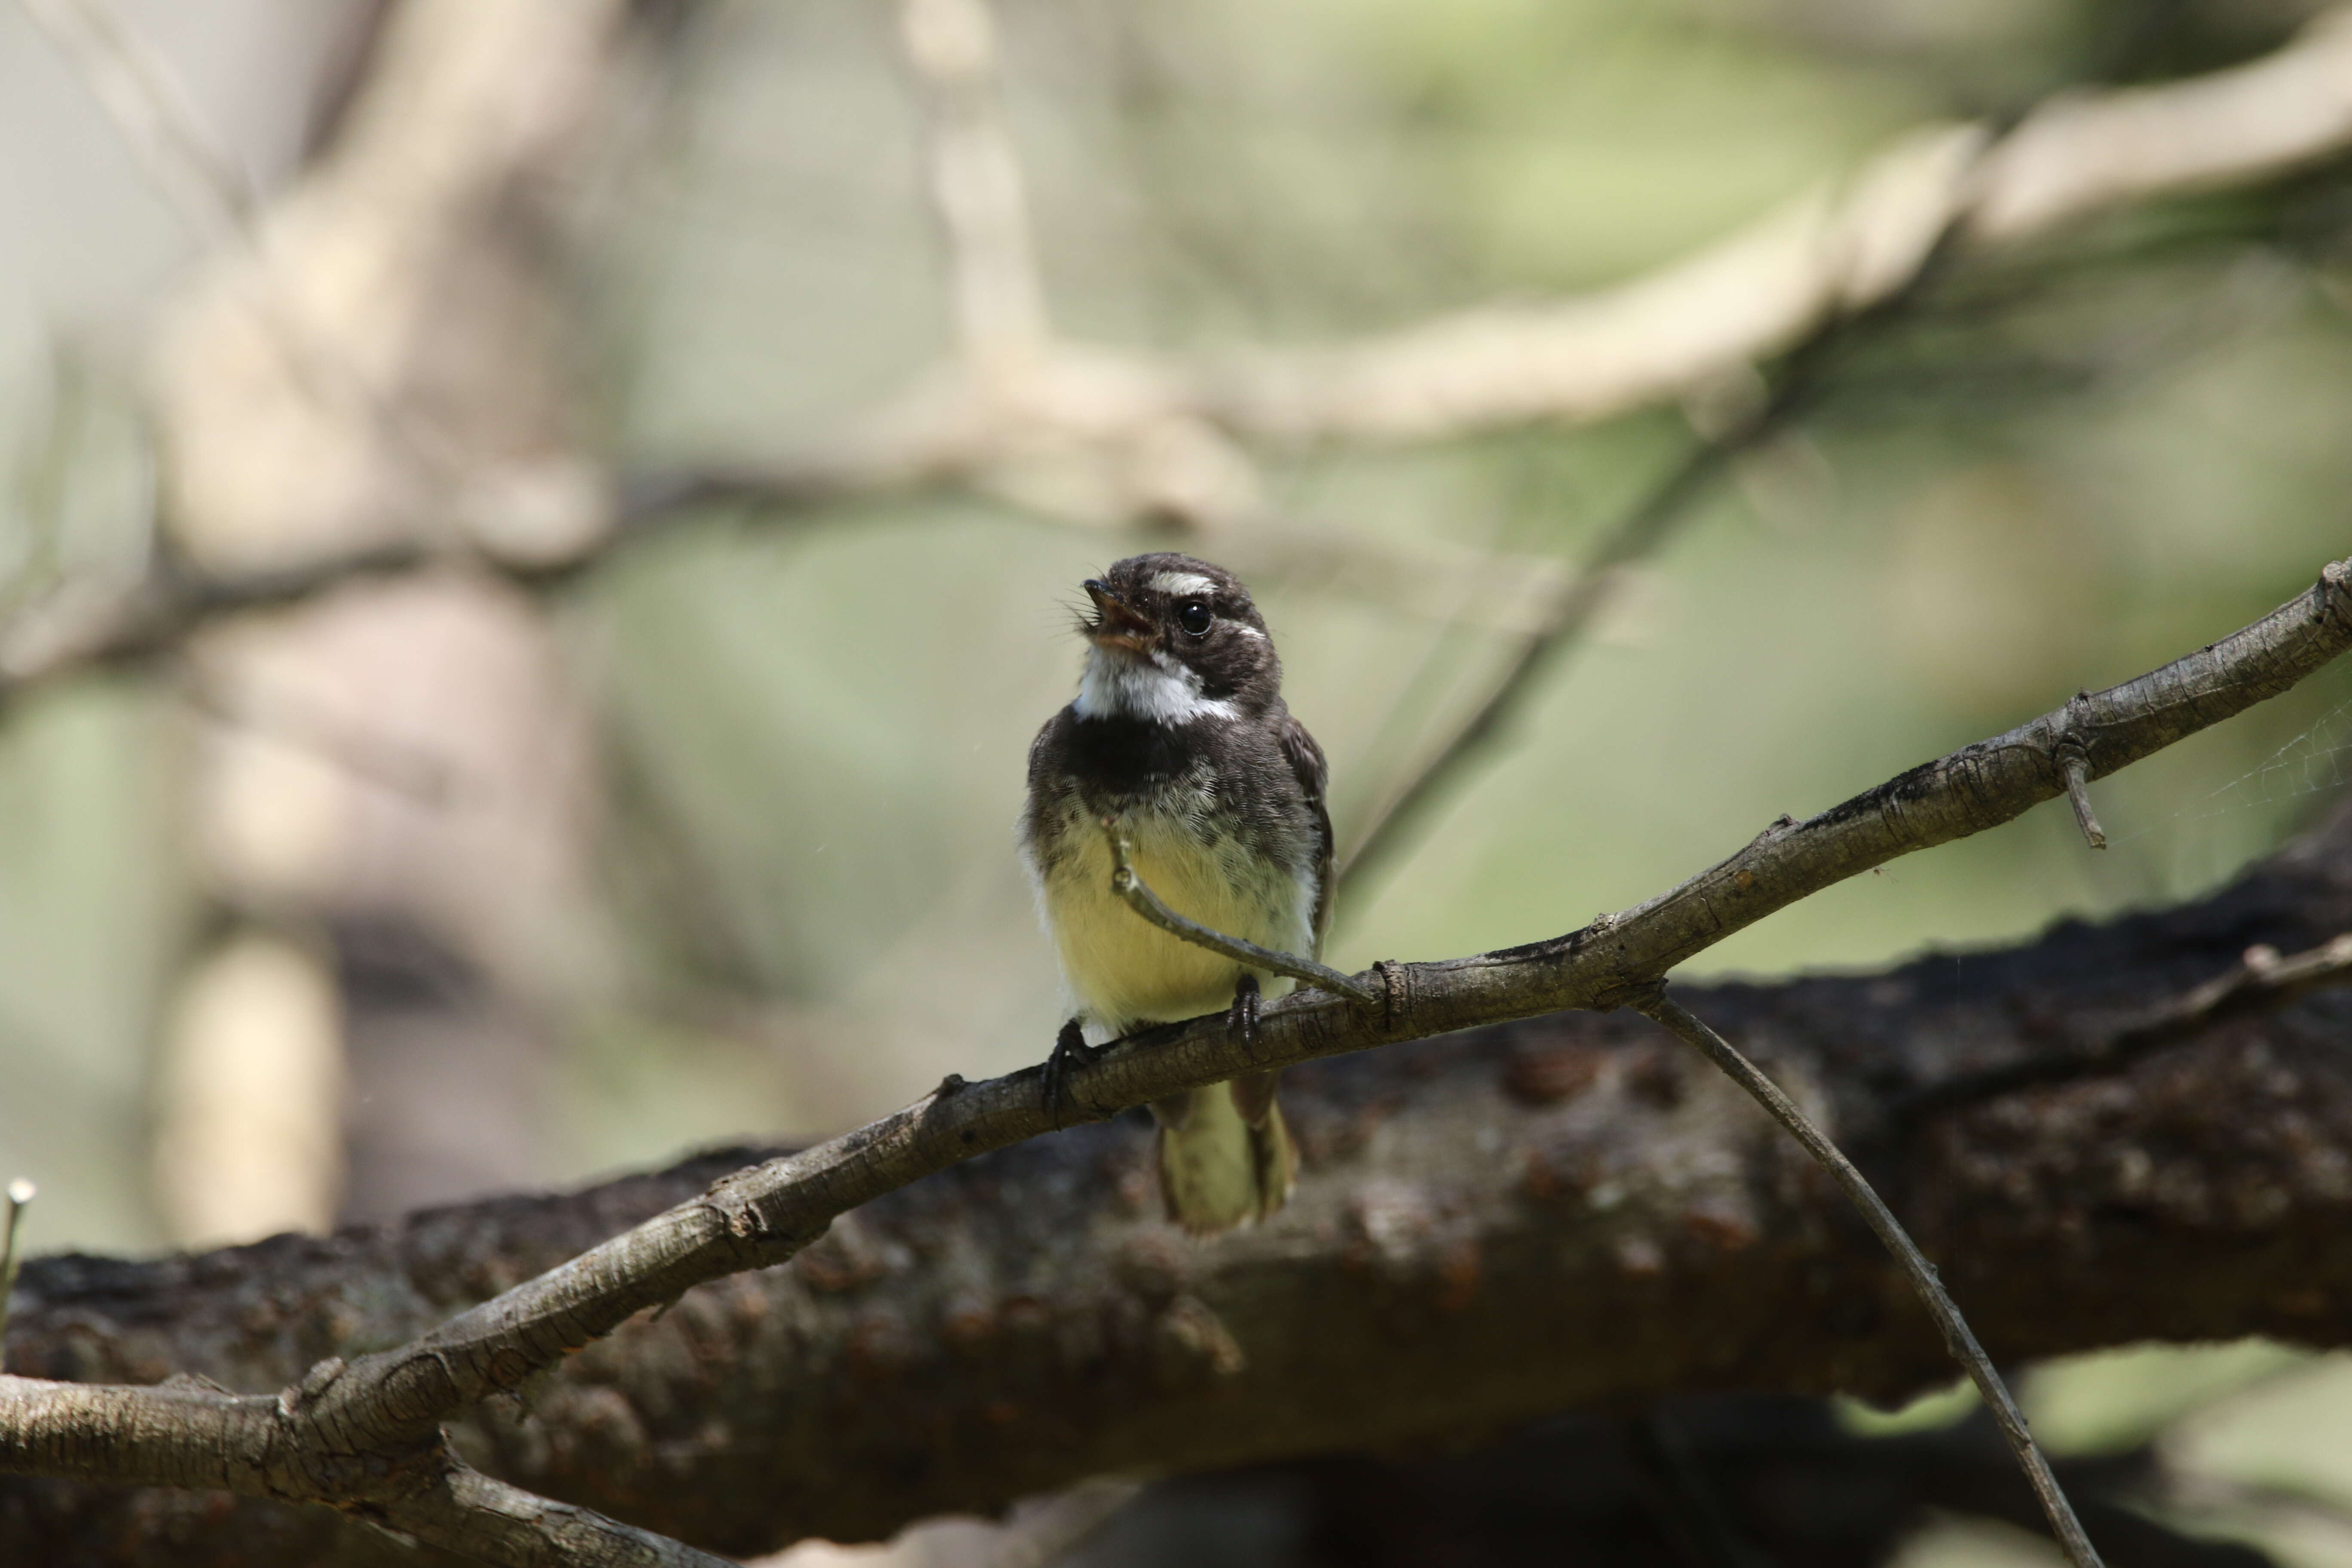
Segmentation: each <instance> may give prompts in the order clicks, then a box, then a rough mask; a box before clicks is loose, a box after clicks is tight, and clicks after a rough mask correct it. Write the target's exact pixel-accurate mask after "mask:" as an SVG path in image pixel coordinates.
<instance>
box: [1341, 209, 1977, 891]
mask: <svg viewBox="0 0 2352 1568" xmlns="http://www.w3.org/2000/svg"><path fill="white" fill-rule="evenodd" d="M1955 232H1956V231H1954V230H1949V229H1948V230H1947V231H1946V232H1945V233H1943V234H1941V235H1938V236H1937V237H1936V239H1935V241H1934V242H1933V243H1932V244H1931V245H1930V246H1929V247H1928V248H1927V252H1926V253H1925V254H1924V255H1923V256H1922V257H1921V258H1920V260H1919V262H1918V265H1917V267H1916V270H1914V271H1913V272H1912V273H1911V274H1910V276H1909V277H1908V278H1907V279H1906V280H1905V282H1904V285H1903V286H1902V287H1901V288H1900V289H1896V290H1895V291H1893V292H1892V293H1890V294H1888V295H1887V296H1885V298H1883V299H1880V300H1875V301H1874V302H1872V303H1871V304H1870V305H1869V306H1868V308H1866V309H1864V310H1858V311H1856V312H1854V313H1853V314H1852V315H1841V316H1832V317H1831V318H1829V319H1827V320H1825V321H1822V323H1821V324H1820V325H1819V326H1818V327H1817V328H1816V329H1815V330H1814V331H1813V332H1812V334H1811V336H1810V337H1809V338H1808V339H1807V340H1806V341H1805V342H1802V343H1800V344H1798V345H1797V347H1796V348H1795V350H1794V351H1793V352H1792V353H1790V356H1789V358H1788V361H1787V363H1785V364H1783V365H1782V366H1781V367H1780V373H1779V375H1778V377H1777V379H1776V382H1775V384H1773V386H1772V387H1771V389H1770V390H1769V393H1767V394H1765V395H1760V396H1759V397H1757V398H1756V399H1754V400H1753V402H1752V404H1751V405H1750V406H1749V407H1748V408H1747V409H1746V410H1744V411H1743V412H1741V413H1739V414H1738V416H1736V417H1734V418H1733V419H1731V420H1730V421H1728V422H1727V425H1726V426H1724V427H1723V428H1722V429H1720V430H1717V431H1715V432H1712V433H1710V434H1707V435H1705V436H1704V437H1703V438H1702V439H1701V441H1700V443H1699V445H1698V446H1697V447H1694V448H1693V449H1692V450H1691V451H1690V452H1689V453H1688V454H1687V455H1685V457H1684V458H1682V459H1681V460H1680V461H1679V462H1677V463H1676V464H1675V467H1674V468H1673V470H1672V471H1671V472H1669V473H1668V474H1667V476H1666V478H1665V479H1664V480H1663V481H1661V482H1660V483H1659V484H1658V485H1657V486H1656V488H1654V489H1652V490H1651V491H1650V492H1649V494H1647V495H1646V496H1644V497H1643V499H1642V500H1641V502H1640V503H1639V504H1638V505H1636V506H1635V507H1634V508H1633V510H1631V511H1630V512H1628V513H1626V515H1625V516H1624V518H1623V519H1622V521H1620V522H1619V523H1618V524H1617V526H1616V527H1615V528H1613V529H1612V530H1610V531H1609V532H1608V533H1607V534H1605V535H1603V536H1602V538H1601V542H1600V543H1599V544H1598V545H1596V546H1595V547H1594V548H1593V549H1592V550H1591V552H1590V553H1589V554H1588V555H1587V556H1586V557H1585V559H1584V562H1583V563H1582V564H1581V565H1580V567H1579V568H1578V570H1577V572H1576V574H1575V575H1574V576H1573V577H1572V578H1570V580H1569V581H1568V583H1567V584H1566V585H1565V586H1564V587H1563V588H1562V589H1561V590H1560V592H1559V597H1558V598H1557V599H1555V600H1554V601H1553V603H1552V605H1551V608H1550V614H1549V616H1548V617H1547V618H1546V619H1545V620H1544V622H1543V623H1542V624H1541V625H1539V626H1537V627H1536V629H1535V630H1534V631H1533V632H1532V633H1531V634H1530V635H1529V636H1528V637H1527V638H1526V640H1525V641H1523V642H1522V643H1521V644H1520V645H1519V647H1518V650H1517V653H1516V654H1514V655H1513V657H1512V658H1511V661H1510V663H1509V664H1508V665H1507V666H1506V667H1505V668H1504V670H1503V673H1502V675H1501V676H1500V677H1498V678H1497V679H1496V680H1495V682H1494V684H1493V685H1492V686H1490V687H1489V688H1488V689H1487V691H1486V696H1485V697H1484V698H1483V699H1481V700H1479V702H1478V703H1477V704H1476V705H1475V707H1473V708H1472V709H1471V710H1469V711H1468V713H1466V714H1465V716H1464V717H1463V718H1461V719H1460V720H1459V721H1456V722H1455V724H1454V728H1453V731H1451V733H1449V734H1448V735H1447V737H1446V738H1445V740H1444V742H1441V743H1440V744H1439V745H1437V746H1436V747H1435V748H1434V749H1433V751H1431V752H1429V753H1428V754H1427V755H1426V756H1425V757H1424V758H1423V760H1422V761H1421V762H1419V763H1417V764H1415V765H1414V766H1412V768H1411V769H1410V770H1409V771H1408V772H1407V773H1405V774H1404V775H1403V776H1402V778H1401V779H1399V780H1398V781H1396V782H1395V783H1393V784H1391V785H1390V787H1389V789H1388V790H1387V792H1386V793H1385V794H1384V795H1381V797H1379V798H1378V799H1376V800H1375V801H1374V802H1373V804H1372V805H1371V808H1370V810H1369V811H1367V812H1366V813H1365V815H1364V818H1363V820H1361V821H1360V822H1358V823H1357V824H1355V825H1354V834H1355V837H1354V842H1353V845H1352V846H1351V847H1349V849H1347V850H1346V851H1345V852H1344V853H1343V854H1342V855H1341V857H1340V861H1339V876H1340V879H1341V880H1340V892H1341V894H1342V897H1343V900H1349V901H1352V900H1353V899H1356V898H1360V897H1361V895H1362V890H1363V889H1364V888H1365V886H1366V885H1367V884H1369V883H1370V882H1373V881H1375V880H1377V879H1378V875H1379V873H1380V872H1381V870H1383V869H1384V868H1386V867H1387V865H1388V864H1389V863H1390V862H1391V861H1392V860H1393V859H1394V858H1395V857H1396V856H1397V855H1398V854H1399V853H1401V852H1402V849H1403V847H1405V846H1406V845H1407V844H1409V843H1410V842H1411V841H1412V829H1413V828H1415V827H1416V826H1420V825H1421V824H1422V822H1423V819H1424V818H1425V817H1426V816H1427V814H1428V812H1429V810H1430V809H1431V807H1432V806H1433V805H1434V804H1435V803H1436V802H1437V800H1438V799H1439V798H1440V797H1441V796H1442V795H1444V792H1445V790H1446V789H1447V788H1448V787H1449V786H1451V785H1452V784H1454V782H1455V781H1456V780H1457V779H1459V778H1460V777H1461V776H1462V774H1463V773H1464V772H1465V770H1467V769H1468V768H1469V767H1470V765H1471V764H1472V763H1475V762H1477V761H1478V760H1479V759H1481V758H1482V757H1483V756H1485V755H1486V753H1487V752H1490V751H1491V750H1492V749H1493V747H1494V746H1495V744H1496V742H1498V741H1499V740H1500V739H1501V738H1502V737H1503V735H1504V734H1505V733H1506V732H1507V725H1508V723H1509V721H1510V720H1511V718H1512V717H1513V716H1514V715H1515V714H1516V713H1517V711H1518V710H1520V709H1521V708H1522V707H1523V706H1524V705H1525V704H1526V702H1527V701H1528V698H1529V697H1530V696H1531V695H1532V694H1533V692H1534V691H1535V690H1536V689H1537V688H1538V686H1539V685H1540V684H1541V682H1542V680H1543V678H1544V677H1545V676H1546V675H1548V674H1549V673H1550V672H1551V671H1552V670H1553V669H1554V668H1557V667H1558V666H1559V661H1560V659H1561V658H1563V657H1564V656H1565V655H1566V654H1567V652H1568V651H1569V649H1570V647H1572V646H1574V645H1575V644H1576V643H1577V642H1578V641H1579V640H1580V638H1581V637H1583V636H1584V634H1585V632H1586V631H1587V630H1588V629H1589V628H1590V627H1591V624H1592V622H1593V619H1594V618H1595V617H1596V616H1599V615H1600V613H1601V611H1602V610H1604V609H1606V608H1607V607H1608V605H1609V604H1610V602H1611V601H1612V599H1613V598H1614V597H1615V596H1616V594H1617V591H1618V589H1619V587H1620V586H1621V584H1622V583H1623V582H1624V580H1625V570H1624V569H1625V568H1626V567H1628V566H1630V565H1632V564H1633V563H1635V562H1637V561H1640V560H1642V559H1643V558H1644V557H1646V556H1649V555H1651V554H1654V552H1656V551H1657V550H1659V549H1660V548H1661V547H1662V546H1663V545H1664V543H1665V542H1666V541H1667V540H1668V539H1669V538H1671V537H1672V536H1673V533H1674V531H1675V528H1676V527H1677V526H1678V525H1679V524H1680V523H1682V522H1683V521H1685V520H1686V519H1687V518H1688V517H1689V516H1690V515H1691V513H1692V511H1693V510H1694V508H1695V507H1696V504H1697V502H1698V500H1699V499H1700V498H1701V497H1702V496H1704V495H1705V494H1706V490H1707V488H1708V487H1709V486H1710V485H1711V484H1712V483H1713V482H1714V481H1715V479H1716V478H1717V476H1718V475H1720V474H1721V473H1722V471H1723V469H1724V468H1725V466H1726V465H1727V464H1728V463H1729V462H1731V461H1732V460H1733V459H1734V458H1737V457H1738V455H1739V454H1740V453H1742V452H1745V451H1747V450H1748V449H1749V448H1751V447H1754V446H1756V445H1757V444H1758V443H1759V442H1761V441H1763V440H1765V439H1766V438H1768V437H1770V436H1772V435H1773V434H1775V433H1776V432H1778V431H1780V429H1781V428H1783V427H1784V426H1786V425H1787V424H1788V422H1789V421H1790V418H1792V417H1793V416H1795V415H1796V414H1797V413H1798V412H1799V411H1800V410H1801V408H1802V407H1804V406H1805V405H1807V404H1808V403H1810V402H1811V401H1812V400H1813V399H1814V398H1815V397H1816V396H1817V395H1818V394H1819V392H1820V390H1821V384H1822V380H1823V379H1824V378H1825V376H1826V375H1827V374H1828V372H1829V370H1830V367H1831V366H1832V364H1834V363H1835V362H1836V361H1837V359H1838V358H1839V357H1840V356H1842V355H1843V354H1844V353H1847V352H1848V351H1849V350H1850V349H1851V348H1852V347H1853V343H1854V342H1855V341H1856V339H1857V338H1858V337H1862V336H1865V335H1867V334H1868V333H1871V332H1874V331H1879V330H1882V329H1883V328H1885V326H1886V325H1887V323H1889V322H1890V321H1895V320H1897V319H1899V318H1900V317H1901V315H1902V314H1903V313H1904V311H1905V310H1906V309H1907V308H1908V307H1909V306H1910V305H1911V304H1912V303H1913V302H1914V301H1915V300H1917V299H1918V298H1919V296H1920V294H1921V293H1922V292H1924V291H1925V289H1927V286H1928V284H1929V283H1930V282H1931V281H1932V280H1933V279H1935V277H1936V276H1937V271H1938V267H1937V262H1938V260H1939V259H1940V258H1945V257H1948V255H1949V253H1950V247H1951V241H1952V239H1953V237H1954V233H1955ZM1342 907H1347V904H1346V903H1345V902H1343V905H1342Z"/></svg>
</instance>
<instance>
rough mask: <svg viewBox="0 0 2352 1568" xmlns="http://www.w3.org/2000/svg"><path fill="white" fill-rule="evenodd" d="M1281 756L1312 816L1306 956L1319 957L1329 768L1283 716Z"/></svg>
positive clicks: (1325, 901)
mask: <svg viewBox="0 0 2352 1568" xmlns="http://www.w3.org/2000/svg"><path fill="white" fill-rule="evenodd" d="M1282 754H1283V756H1284V757H1286V758H1287V759H1288V760H1289V763H1290V771H1291V772H1292V773H1294V774H1296V775H1297V779H1298V787H1299V788H1300V789H1301V790H1303V791H1305V792H1306V795H1307V807H1308V809H1309V810H1311V811H1313V812H1314V814H1315V831H1316V834H1317V835H1318V850H1317V853H1316V857H1315V952H1313V954H1311V955H1310V956H1312V957H1315V958H1320V957H1322V956H1323V938H1324V935H1325V933H1327V932H1328V931H1330V929H1331V890H1332V889H1331V884H1332V883H1333V882H1334V881H1335V880H1336V878H1335V877H1334V876H1333V875H1332V862H1331V855H1332V846H1331V808H1330V807H1329V806H1328V805H1325V804H1324V800H1323V786H1324V784H1326V783H1327V782H1328V779H1329V777H1330V772H1331V770H1330V765H1329V764H1328V763H1326V762H1324V760H1323V748H1322V747H1320V746H1318V745H1317V744H1316V743H1315V737H1314V736H1312V735H1310V734H1308V733H1307V726H1306V725H1304V724H1302V723H1300V722H1299V721H1297V719H1295V718H1293V717H1291V716H1290V715H1289V714H1287V713H1285V714H1284V715H1283V716H1282Z"/></svg>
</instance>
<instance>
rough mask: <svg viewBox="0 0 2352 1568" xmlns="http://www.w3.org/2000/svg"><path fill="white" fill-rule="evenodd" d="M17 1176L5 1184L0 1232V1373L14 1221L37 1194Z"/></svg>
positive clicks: (11, 1285) (12, 1281)
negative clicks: (5, 1201)
mask: <svg viewBox="0 0 2352 1568" xmlns="http://www.w3.org/2000/svg"><path fill="white" fill-rule="evenodd" d="M37 1190H38V1189H37V1188H36V1187H35V1186H34V1185H33V1184H32V1183H30V1182H28V1181H26V1179H25V1178H24V1177H22V1176H19V1177H17V1178H16V1180H15V1181H13V1182H11V1183H9V1184H8V1218H7V1220H6V1222H5V1224H6V1228H5V1230H0V1372H5V1371H6V1370H7V1367H8V1300H9V1298H10V1297H12V1296H14V1295H15V1294H16V1222H17V1220H18V1219H19V1218H20V1217H22V1215H24V1213H25V1205H27V1204H29V1203H31V1202H32V1201H33V1194H34V1193H35V1192H36V1191H37Z"/></svg>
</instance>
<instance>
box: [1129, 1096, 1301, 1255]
mask: <svg viewBox="0 0 2352 1568" xmlns="http://www.w3.org/2000/svg"><path fill="white" fill-rule="evenodd" d="M1280 1077H1281V1074H1279V1073H1274V1072H1262V1073H1250V1074H1247V1075H1245V1076H1244V1077H1241V1078H1237V1079H1234V1080H1233V1081H1232V1082H1230V1083H1215V1084H1211V1085H1210V1086H1209V1087H1208V1088H1206V1089H1191V1090H1188V1091H1187V1092H1185V1093H1183V1094H1179V1095H1171V1096H1170V1097H1169V1098H1168V1099H1166V1100H1154V1101H1152V1102H1151V1113H1152V1115H1153V1116H1155V1117H1157V1118H1158V1119H1159V1121H1160V1196H1161V1198H1162V1199H1164V1200H1165V1201H1166V1203H1167V1205H1168V1217H1169V1218H1170V1219H1171V1220H1174V1221H1175V1222H1176V1223H1177V1224H1179V1225H1181V1226H1183V1227H1184V1228H1185V1229H1186V1230H1189V1231H1191V1232H1192V1234H1193V1235H1195V1236H1213V1235H1215V1234H1216V1233H1217V1232H1219V1231H1223V1230H1231V1229H1233V1228H1234V1226H1237V1225H1245V1224H1248V1223H1250V1222H1251V1221H1254V1220H1261V1219H1264V1218H1265V1217H1266V1216H1267V1215H1271V1214H1273V1213H1274V1212H1275V1211H1276V1209H1278V1208H1280V1207H1281V1206H1282V1205H1283V1204H1284V1202H1285V1201H1286V1200H1287V1199H1288V1198H1289V1196H1290V1189H1291V1188H1292V1186H1294V1185H1295V1184H1297V1180H1298V1150H1297V1145H1295V1144H1293V1143H1292V1142H1291V1141H1290V1128H1289V1126H1288V1124H1286V1122H1285V1121H1283V1120H1282V1107H1281V1105H1280V1104H1279V1103H1277V1102H1276V1099H1275V1084H1276V1080H1277V1079H1279V1078H1280Z"/></svg>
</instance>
